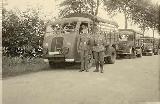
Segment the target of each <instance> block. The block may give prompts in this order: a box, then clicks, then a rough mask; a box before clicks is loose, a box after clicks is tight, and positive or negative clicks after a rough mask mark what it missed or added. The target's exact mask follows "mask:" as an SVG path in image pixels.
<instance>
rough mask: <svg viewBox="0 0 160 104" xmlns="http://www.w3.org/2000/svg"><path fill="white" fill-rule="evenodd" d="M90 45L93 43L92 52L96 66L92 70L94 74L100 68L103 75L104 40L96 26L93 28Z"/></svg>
mask: <svg viewBox="0 0 160 104" xmlns="http://www.w3.org/2000/svg"><path fill="white" fill-rule="evenodd" d="M92 43H93V48H92V50H93V55H94V59H95V64H96V69H95V70H94V72H99V66H100V72H101V73H103V65H104V55H105V53H104V51H105V40H104V37H103V35H102V34H100V33H99V31H98V27H97V26H94V28H93V39H92Z"/></svg>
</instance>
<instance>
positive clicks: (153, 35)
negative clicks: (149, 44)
mask: <svg viewBox="0 0 160 104" xmlns="http://www.w3.org/2000/svg"><path fill="white" fill-rule="evenodd" d="M152 31H153V47H154V28H153V29H152Z"/></svg>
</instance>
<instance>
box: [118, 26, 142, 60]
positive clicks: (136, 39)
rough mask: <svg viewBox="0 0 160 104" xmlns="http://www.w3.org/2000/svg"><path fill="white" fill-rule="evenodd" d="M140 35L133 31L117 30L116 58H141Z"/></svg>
mask: <svg viewBox="0 0 160 104" xmlns="http://www.w3.org/2000/svg"><path fill="white" fill-rule="evenodd" d="M141 36H142V33H140V32H137V31H135V30H133V29H119V42H118V47H117V50H116V51H117V56H118V57H122V56H125V57H128V58H133V57H142V45H143V43H142V41H141V40H140V37H141Z"/></svg>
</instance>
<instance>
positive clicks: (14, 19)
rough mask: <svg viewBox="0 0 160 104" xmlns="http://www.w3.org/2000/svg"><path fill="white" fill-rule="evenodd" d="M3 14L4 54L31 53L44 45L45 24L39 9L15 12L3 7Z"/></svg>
mask: <svg viewBox="0 0 160 104" xmlns="http://www.w3.org/2000/svg"><path fill="white" fill-rule="evenodd" d="M2 16H3V21H2V46H3V55H9V56H13V57H14V56H17V55H20V54H23V55H24V54H29V52H31V51H32V50H33V49H36V48H37V47H40V46H41V45H42V42H43V33H44V27H45V24H44V21H42V20H41V19H40V18H39V16H38V12H37V11H35V10H33V9H28V10H26V11H24V12H19V11H16V12H15V11H13V10H10V11H7V10H6V9H4V8H3V11H2ZM20 50H23V52H20Z"/></svg>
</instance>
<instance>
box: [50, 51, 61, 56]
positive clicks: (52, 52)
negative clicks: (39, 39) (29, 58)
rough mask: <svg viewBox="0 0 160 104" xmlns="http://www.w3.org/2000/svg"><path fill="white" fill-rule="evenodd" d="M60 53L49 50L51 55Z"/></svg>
mask: <svg viewBox="0 0 160 104" xmlns="http://www.w3.org/2000/svg"><path fill="white" fill-rule="evenodd" d="M57 54H60V53H59V52H49V55H57Z"/></svg>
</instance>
